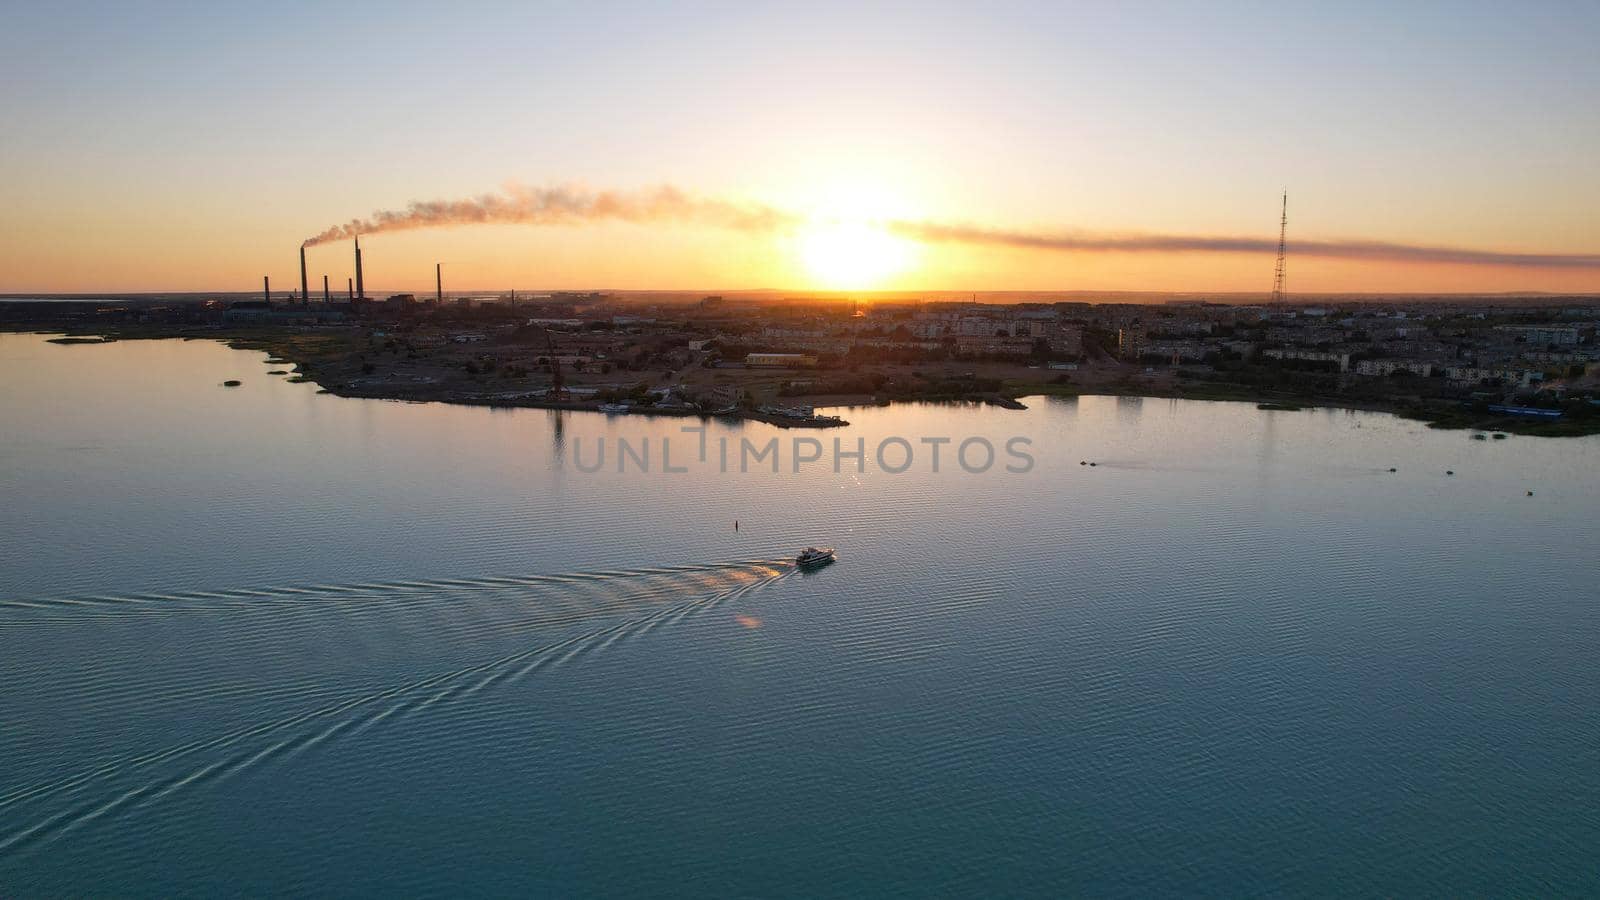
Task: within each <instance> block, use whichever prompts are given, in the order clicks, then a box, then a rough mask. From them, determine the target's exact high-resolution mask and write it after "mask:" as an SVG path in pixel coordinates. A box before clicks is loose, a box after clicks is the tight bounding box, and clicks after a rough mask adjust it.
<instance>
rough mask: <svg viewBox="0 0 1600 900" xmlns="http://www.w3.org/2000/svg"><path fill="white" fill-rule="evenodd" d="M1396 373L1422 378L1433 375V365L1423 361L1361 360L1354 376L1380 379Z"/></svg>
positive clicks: (1357, 364)
mask: <svg viewBox="0 0 1600 900" xmlns="http://www.w3.org/2000/svg"><path fill="white" fill-rule="evenodd" d="M1396 372H1409V373H1411V374H1412V375H1419V376H1421V377H1423V378H1426V377H1428V376H1429V375H1432V374H1433V363H1431V362H1429V361H1427V360H1425V359H1363V360H1361V361H1360V362H1358V363H1356V374H1357V375H1367V376H1370V377H1373V378H1382V377H1385V376H1388V375H1393V374H1395V373H1396Z"/></svg>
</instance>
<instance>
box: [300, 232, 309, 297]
mask: <svg viewBox="0 0 1600 900" xmlns="http://www.w3.org/2000/svg"><path fill="white" fill-rule="evenodd" d="M310 302H311V291H310V290H309V289H307V287H306V245H305V244H301V245H300V305H301V306H305V305H306V304H307V303H310Z"/></svg>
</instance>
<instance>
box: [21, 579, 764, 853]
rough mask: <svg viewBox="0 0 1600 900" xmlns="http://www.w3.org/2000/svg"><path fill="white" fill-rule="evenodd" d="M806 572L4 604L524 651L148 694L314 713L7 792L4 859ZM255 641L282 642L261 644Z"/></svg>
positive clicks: (72, 614) (89, 683)
mask: <svg viewBox="0 0 1600 900" xmlns="http://www.w3.org/2000/svg"><path fill="white" fill-rule="evenodd" d="M794 571H795V564H794V562H793V561H792V560H775V559H761V560H740V561H736V562H729V563H720V564H712V565H697V566H678V567H667V568H652V569H634V570H623V571H604V572H578V573H569V574H559V575H529V576H508V577H496V578H481V579H440V580H433V581H397V582H385V583H367V584H346V585H315V586H292V587H280V588H271V589H251V590H234V591H193V592H182V593H173V594H139V595H128V596H89V597H60V598H40V599H4V600H0V627H4V628H40V627H60V626H65V625H69V624H70V625H75V626H80V627H81V626H84V625H89V624H99V625H107V624H126V623H129V622H134V621H149V620H151V619H152V617H153V618H154V619H155V620H157V621H159V620H162V619H166V618H168V617H183V616H202V615H213V616H217V615H220V616H223V617H225V619H226V621H227V622H228V623H229V627H231V628H237V629H243V630H245V631H246V632H250V631H255V630H272V629H274V628H275V627H276V626H280V625H281V626H285V627H283V628H282V629H281V631H282V635H281V637H280V638H279V639H280V640H292V639H293V638H294V636H295V635H296V634H298V633H300V632H302V631H304V630H305V629H306V628H311V627H319V628H326V627H328V626H329V625H330V624H331V623H334V622H336V621H337V620H339V619H345V620H347V624H348V620H360V619H365V618H368V617H373V616H384V617H387V620H388V621H389V622H390V623H397V622H408V621H409V622H413V623H414V624H417V620H418V619H421V620H423V621H422V622H421V623H419V624H418V627H421V628H422V629H424V630H426V631H427V632H428V633H429V634H430V635H432V636H433V637H435V638H438V639H444V640H449V639H451V638H455V639H469V640H470V639H472V638H473V637H474V636H476V635H479V634H481V633H484V632H488V633H491V634H492V635H493V636H494V638H495V639H496V640H497V641H500V642H501V643H502V644H503V643H504V642H505V640H506V638H507V637H508V636H509V637H510V638H511V640H512V643H524V646H522V647H519V648H516V649H514V650H512V652H506V653H501V654H499V655H496V656H493V657H491V658H488V659H481V660H477V661H473V662H470V663H467V664H465V665H460V666H457V667H454V668H450V669H447V670H443V671H436V672H432V673H428V674H425V675H421V676H420V677H417V678H414V679H411V680H407V681H402V682H400V683H391V684H387V685H377V686H372V687H371V688H370V689H366V690H352V691H350V692H348V693H338V692H330V690H329V687H328V685H327V684H324V683H318V682H315V681H308V682H291V683H288V684H280V685H276V686H269V687H262V686H244V685H234V686H228V685H223V686H220V687H209V686H205V685H196V684H193V683H192V682H193V679H192V678H191V679H190V682H191V683H189V684H186V685H172V686H170V689H169V690H162V689H160V688H159V687H158V688H157V689H155V690H153V691H152V690H151V686H150V685H148V684H147V685H144V686H143V687H142V688H141V690H143V691H146V692H147V693H145V694H144V695H143V696H142V697H141V698H140V701H139V702H141V703H144V704H147V705H150V706H152V707H157V708H159V707H163V706H173V705H179V704H183V703H185V702H186V701H192V700H195V699H204V700H218V699H224V698H227V697H229V696H232V695H246V694H247V695H248V696H250V697H253V698H256V699H261V698H263V697H266V698H268V699H271V700H273V701H276V702H277V703H279V704H283V703H287V704H289V705H295V704H296V703H297V702H298V703H299V704H301V708H299V709H297V710H294V711H292V712H289V713H287V714H285V715H282V716H279V717H275V718H270V719H267V720H265V721H259V722H253V723H250V724H246V725H242V726H240V727H236V728H234V729H232V730H228V731H225V732H223V733H220V734H215V735H211V736H208V737H204V738H199V739H196V740H192V741H187V742H183V743H178V744H174V745H171V746H166V747H161V748H159V749H155V750H149V751H146V752H140V753H131V754H125V755H122V756H118V757H114V758H112V759H109V760H107V761H104V762H102V763H101V764H99V765H94V766H90V767H86V768H84V769H82V770H80V771H76V772H72V773H69V774H63V775H58V776H56V777H51V778H45V779H40V780H37V781H35V782H34V783H31V784H26V785H22V786H17V787H12V788H10V789H8V790H4V791H3V792H0V821H4V822H7V823H14V824H18V825H19V827H14V828H12V829H10V830H7V831H3V832H0V858H3V857H4V856H7V855H10V854H14V853H18V852H21V851H24V850H27V849H29V848H33V847H38V846H41V845H44V844H47V843H48V842H50V841H52V840H55V839H57V838H60V837H61V836H63V835H66V834H69V833H71V832H74V831H76V830H78V829H81V828H84V827H87V826H89V825H92V824H94V823H96V822H100V821H103V820H104V821H109V820H113V819H116V818H118V817H122V816H127V815H133V814H136V813H139V812H141V811H144V810H147V809H149V808H151V807H154V806H156V805H158V804H160V803H162V802H163V801H164V800H167V799H168V798H170V797H172V796H173V795H175V794H177V793H179V792H181V791H185V790H189V789H193V788H196V787H199V786H201V785H206V784H210V783H213V782H217V781H219V780H221V779H226V778H230V777H233V776H235V775H238V774H239V773H241V772H245V771H248V770H250V769H252V768H253V767H256V766H259V765H262V764H264V763H266V762H268V761H286V760H290V759H292V758H294V757H295V756H297V755H299V754H302V753H306V752H308V751H310V750H312V749H313V748H318V747H322V746H325V745H328V744H331V743H334V742H339V741H349V740H354V739H356V738H357V737H358V736H360V735H361V734H363V733H364V732H367V731H368V730H369V729H372V728H375V727H379V726H381V725H384V724H386V723H387V724H394V723H398V722H402V721H405V720H408V719H410V718H412V717H419V716H426V715H429V714H432V713H435V712H437V711H439V710H441V709H444V708H448V707H451V706H453V705H458V704H463V703H467V702H471V701H474V700H476V699H478V698H480V697H482V696H483V695H485V694H486V693H488V692H492V691H494V690H496V689H500V688H505V687H508V686H510V685H514V684H517V683H518V682H520V681H522V680H524V679H527V678H529V677H530V676H533V675H534V674H535V673H538V672H541V671H547V670H556V669H559V668H561V667H563V666H568V665H572V664H574V663H576V662H578V661H581V660H582V659H584V658H585V657H587V656H589V655H592V654H597V653H603V652H606V651H608V650H611V649H613V648H615V647H617V646H618V645H619V644H623V643H626V642H629V641H634V640H638V639H640V638H643V637H645V636H646V635H649V634H651V633H652V632H654V631H655V630H656V629H659V628H664V627H671V626H674V625H677V624H679V623H682V622H684V621H685V620H689V619H692V618H694V617H696V616H699V615H702V614H704V613H706V612H708V611H710V610H713V609H716V608H718V607H721V606H724V605H726V604H731V603H734V602H737V601H738V600H739V599H740V598H742V597H745V596H746V595H748V594H749V593H751V592H752V591H757V590H760V589H761V588H763V587H765V586H767V585H769V584H771V583H772V582H774V581H776V580H778V579H780V578H783V577H785V576H787V575H789V574H790V573H792V572H794ZM490 613H493V614H490ZM369 624H370V623H369ZM518 635H525V637H522V638H520V639H519V638H518V637H517V636H518ZM541 638H543V639H541ZM256 640H257V641H258V642H259V641H261V640H269V638H267V637H266V636H265V635H257V636H256ZM107 674H108V675H109V674H111V673H107ZM110 680H111V679H110V678H109V677H105V678H102V677H97V674H96V673H87V677H86V678H85V679H83V680H81V681H78V682H75V683H74V685H73V688H74V689H75V690H79V691H91V692H93V691H99V693H97V694H96V695H95V697H94V700H95V702H96V703H115V702H120V701H126V700H127V699H128V698H127V697H125V696H122V695H121V694H118V693H117V692H115V691H114V690H111V689H110V687H109V686H108V685H107V684H106V683H107V682H109V681H110ZM102 689H103V690H102ZM102 694H105V695H104V696H102ZM24 821H25V822H27V824H19V823H22V822H24Z"/></svg>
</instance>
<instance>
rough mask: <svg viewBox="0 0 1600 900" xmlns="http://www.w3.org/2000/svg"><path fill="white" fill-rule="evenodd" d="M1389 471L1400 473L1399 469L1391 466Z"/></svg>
mask: <svg viewBox="0 0 1600 900" xmlns="http://www.w3.org/2000/svg"><path fill="white" fill-rule="evenodd" d="M1389 471H1391V472H1398V471H1400V470H1399V469H1396V468H1395V467H1394V466H1390V467H1389Z"/></svg>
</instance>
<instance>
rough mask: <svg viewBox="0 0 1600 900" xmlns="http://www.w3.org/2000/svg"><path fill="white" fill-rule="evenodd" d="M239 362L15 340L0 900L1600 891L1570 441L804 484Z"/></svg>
mask: <svg viewBox="0 0 1600 900" xmlns="http://www.w3.org/2000/svg"><path fill="white" fill-rule="evenodd" d="M263 360H264V358H263V356H262V355H261V354H258V353H248V352H241V351H233V350H229V349H227V348H225V347H223V346H221V345H219V344H215V343H209V342H188V343H184V342H176V341H161V342H127V343H119V344H112V345H106V346H58V345H51V344H48V343H45V342H44V341H43V339H42V338H39V337H36V336H18V335H0V416H3V426H4V427H3V428H0V547H3V548H4V551H3V554H0V642H3V643H0V646H3V647H4V652H3V653H0V760H3V761H4V764H3V765H0V894H3V895H6V896H60V895H86V894H93V895H113V894H114V895H123V896H125V895H148V896H171V895H179V894H191V895H192V894H219V893H229V894H235V893H245V894H263V893H269V892H272V893H305V894H312V893H315V894H330V893H336V894H367V895H393V894H396V893H402V894H431V895H462V894H467V895H487V894H507V893H538V894H543V895H576V894H621V893H650V894H675V895H706V894H718V895H721V894H762V895H803V896H816V895H838V894H861V893H873V894H915V895H924V894H939V893H944V894H984V895H991V894H1045V895H1060V894H1093V895H1129V896H1148V895H1151V894H1172V893H1185V894H1193V893H1207V894H1222V895H1229V896H1239V895H1252V894H1256V895H1260V894H1282V893H1296V894H1307V893H1340V894H1349V893H1364V894H1385V895H1395V894H1416V893H1423V894H1450V895H1461V894H1474V895H1485V894H1498V895H1520V896H1528V895H1550V894H1581V893H1588V894H1593V893H1596V892H1600V873H1597V870H1596V867H1595V865H1594V862H1593V858H1594V848H1595V847H1596V846H1600V750H1597V748H1600V711H1597V704H1596V703H1595V698H1596V697H1600V674H1597V670H1596V666H1595V659H1596V658H1597V656H1596V651H1597V650H1600V590H1597V587H1596V585H1597V584H1600V562H1597V559H1596V554H1595V547H1596V545H1597V540H1596V539H1597V537H1600V525H1597V523H1596V516H1595V512H1596V510H1600V478H1597V476H1596V474H1595V473H1596V472H1597V471H1600V441H1597V440H1595V439H1566V440H1548V439H1533V438H1522V437H1512V438H1510V439H1507V440H1503V441H1494V440H1490V441H1474V440H1471V439H1470V438H1469V436H1468V434H1466V433H1464V432H1431V431H1429V430H1427V429H1426V428H1424V427H1422V426H1421V425H1419V424H1418V423H1414V422H1408V421H1404V420H1400V419H1395V418H1392V417H1389V416H1386V415H1382V414H1374V413H1354V412H1345V411H1326V410H1318V411H1306V412H1264V411H1259V410H1257V409H1255V407H1254V406H1252V405H1248V404H1224V403H1195V402H1178V401H1168V400H1151V399H1146V400H1139V399H1129V398H1107V397H1087V398H1082V399H1079V400H1075V401H1070V400H1046V399H1043V398H1035V399H1033V400H1030V401H1028V404H1029V406H1030V409H1028V410H1026V411H1008V410H1001V409H994V408H989V407H971V406H934V405H928V406H896V407H891V408H872V409H851V410H844V411H842V414H843V415H844V416H845V417H846V418H847V419H849V420H851V422H852V425H851V426H850V427H849V428H847V429H842V430H840V431H839V432H838V433H834V432H829V433H822V432H817V433H808V436H810V435H815V436H817V437H819V438H821V439H822V440H824V441H825V445H824V454H823V459H822V460H820V461H819V462H816V463H809V464H802V466H801V470H800V471H799V472H798V473H797V472H795V471H794V470H793V465H792V455H793V454H792V453H791V452H790V451H791V450H792V449H793V446H792V443H791V442H792V441H793V439H794V437H796V434H795V433H791V432H780V431H778V430H776V429H772V428H770V427H768V426H764V425H759V424H745V425H738V424H734V423H712V424H711V425H710V426H709V428H710V430H709V431H708V433H707V434H706V438H707V446H708V448H709V452H708V455H707V462H706V463H704V464H702V463H700V462H699V460H698V457H697V454H696V452H695V451H696V450H697V449H698V440H699V436H698V435H695V434H685V433H683V432H682V431H680V429H681V428H683V427H684V426H685V425H689V424H694V422H693V421H686V420H679V419H649V418H641V417H634V416H624V417H616V416H613V417H606V416H602V415H599V414H588V413H582V414H573V413H567V414H560V415H558V414H556V413H553V412H548V411H543V410H491V409H485V408H455V407H447V406H442V405H415V404H401V403H390V402H377V401H357V400H345V399H339V398H335V397H332V396H328V395H319V394H317V393H316V389H315V386H314V385H309V384H301V385H294V384H289V383H287V381H286V380H284V379H283V378H282V377H281V376H268V375H266V374H265V372H266V371H267V370H268V369H271V368H274V367H273V366H270V365H267V364H265V363H264V361H263ZM229 378H238V379H241V380H242V381H243V385H242V386H240V387H238V388H231V389H230V388H224V387H221V386H220V383H221V382H222V381H224V380H226V379H229ZM895 436H900V437H903V438H905V439H906V441H907V443H908V444H909V445H910V446H911V448H912V450H913V453H914V456H913V461H912V464H911V466H910V467H909V468H908V469H907V471H905V472H903V473H899V474H892V473H889V472H886V471H884V470H883V468H882V467H881V466H879V464H878V461H877V460H876V459H875V458H874V456H875V454H874V452H873V450H874V448H876V447H877V446H879V444H880V443H881V442H882V441H883V440H884V439H885V438H890V437H895ZM773 437H776V438H778V439H779V442H780V443H779V448H778V449H779V451H780V455H781V459H780V467H779V471H778V472H777V473H773V472H771V471H770V468H769V467H767V466H766V465H761V466H751V467H750V469H751V470H750V471H747V472H742V473H741V472H740V471H738V465H737V462H734V464H733V465H732V466H730V468H731V471H728V472H726V473H724V472H722V471H720V467H719V466H718V465H717V449H716V448H717V446H718V442H719V440H720V439H723V438H727V439H730V440H731V441H732V446H734V447H735V448H737V446H738V443H739V441H741V440H742V439H748V440H749V441H750V442H751V443H752V444H753V445H755V446H763V445H764V443H765V442H766V441H768V440H770V439H771V438H773ZM835 437H838V438H840V439H841V440H842V441H843V445H844V446H845V447H846V448H849V447H850V446H851V445H852V443H853V442H854V441H855V440H856V439H857V438H860V439H861V440H862V441H863V443H864V445H865V446H866V447H867V448H868V459H867V460H866V464H865V466H864V469H865V471H857V470H856V469H855V464H854V462H853V461H852V460H849V459H846V460H844V461H843V464H842V465H841V466H840V471H838V472H835V471H834V470H833V467H832V464H831V463H832V456H831V446H832V440H833V438H835ZM945 437H947V438H950V439H951V441H952V443H951V444H949V445H942V447H943V453H944V458H943V461H942V466H941V469H940V471H939V472H937V473H935V472H933V471H931V468H930V461H929V459H928V457H927V455H926V453H925V451H928V450H931V448H932V446H933V445H931V444H927V443H924V441H923V439H924V438H945ZM974 437H978V438H983V439H984V440H987V441H989V442H990V445H991V446H993V447H995V448H996V449H997V451H998V453H997V459H996V463H995V465H994V466H992V467H991V468H990V469H989V470H988V471H985V472H982V473H978V474H973V473H968V472H966V471H963V470H962V469H961V468H960V467H959V466H958V465H953V464H952V459H951V454H953V453H954V451H955V449H956V447H957V445H959V444H960V443H961V442H962V441H963V440H966V439H968V438H974ZM1018 437H1020V438H1025V439H1027V441H1029V443H1028V444H1026V445H1021V446H1022V447H1023V448H1024V449H1025V450H1026V452H1027V453H1028V454H1029V455H1030V456H1031V457H1032V460H1033V465H1032V469H1031V471H1027V472H1023V473H1012V472H1007V471H1005V469H1004V465H1005V464H1006V463H1007V462H1015V459H1014V458H1008V457H1007V455H1006V453H1005V449H1004V448H1005V446H1006V442H1007V441H1008V440H1010V439H1012V438H1018ZM601 438H606V439H607V440H608V442H609V444H608V448H609V450H610V451H611V455H610V456H609V457H608V460H607V462H608V465H607V466H606V467H605V468H602V469H601V470H600V471H596V472H592V473H590V472H584V471H581V470H579V468H578V467H577V466H576V465H575V462H579V461H581V462H584V463H585V464H586V465H587V464H591V463H592V461H593V460H594V459H595V458H596V457H595V455H594V451H596V450H597V448H598V442H599V440H600V439H601ZM619 439H621V440H626V441H628V442H630V445H632V446H635V447H638V446H642V445H643V444H644V443H645V442H646V440H647V439H648V440H649V442H650V445H651V448H652V450H651V454H652V455H651V457H650V463H651V470H650V471H649V472H641V471H639V466H637V465H633V464H632V460H629V461H628V463H629V464H628V465H627V466H626V467H625V468H626V471H624V472H621V473H618V472H617V471H616V458H615V456H616V454H615V442H616V441H617V440H619ZM662 439H667V440H669V441H670V442H671V445H672V446H671V453H672V461H673V463H674V465H675V466H678V465H681V466H682V468H685V469H687V471H682V472H666V471H662V466H661V459H660V446H661V445H660V442H661V440H662ZM680 453H681V454H682V455H680ZM902 455H903V454H902V452H901V451H900V450H899V449H891V450H890V451H888V456H887V458H888V460H889V462H890V463H891V464H892V465H896V466H897V465H898V463H899V461H900V458H901V456H902ZM734 458H735V460H736V459H737V449H735V451H734ZM1080 461H1081V462H1088V461H1093V462H1096V463H1097V465H1095V466H1092V467H1091V466H1087V465H1080ZM1390 467H1394V468H1396V469H1397V470H1398V471H1396V472H1393V473H1391V472H1389V468H1390ZM1446 470H1453V471H1454V472H1455V474H1454V475H1446V474H1445V472H1446ZM1530 490H1531V491H1533V492H1534V494H1533V496H1531V497H1530V496H1528V495H1527V492H1528V491H1530ZM735 520H738V523H739V527H738V530H735V529H734V521H735ZM807 544H824V545H831V546H837V547H838V548H839V561H838V562H837V563H836V564H834V565H832V566H829V567H826V568H824V569H821V570H819V571H815V572H800V571H796V570H795V569H794V567H793V566H792V565H791V564H790V562H789V560H790V559H791V558H792V556H793V554H794V552H795V551H796V550H797V549H799V548H800V547H803V546H805V545H807Z"/></svg>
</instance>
